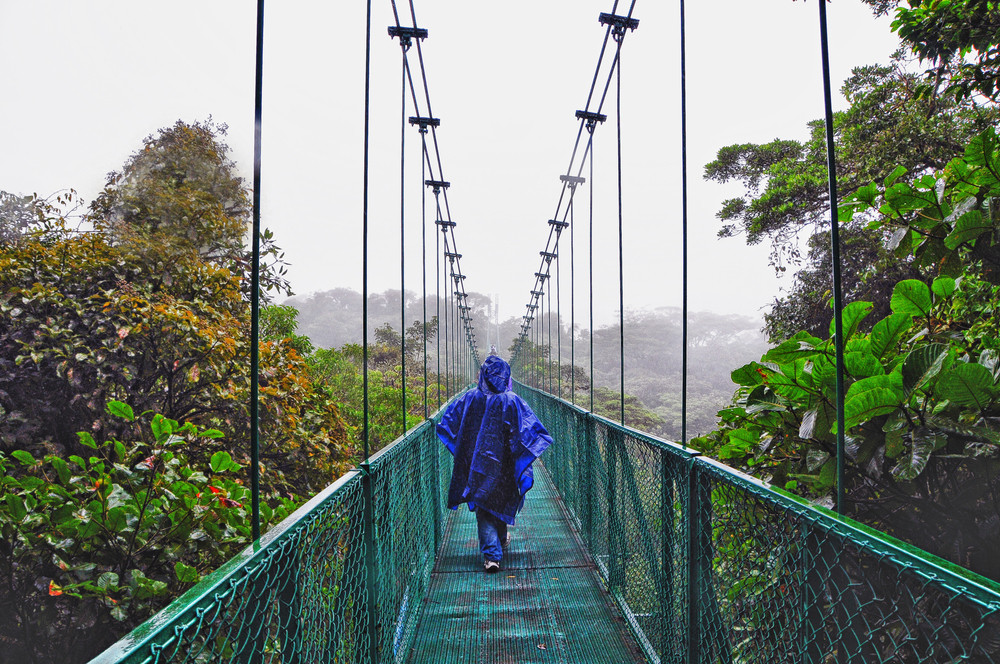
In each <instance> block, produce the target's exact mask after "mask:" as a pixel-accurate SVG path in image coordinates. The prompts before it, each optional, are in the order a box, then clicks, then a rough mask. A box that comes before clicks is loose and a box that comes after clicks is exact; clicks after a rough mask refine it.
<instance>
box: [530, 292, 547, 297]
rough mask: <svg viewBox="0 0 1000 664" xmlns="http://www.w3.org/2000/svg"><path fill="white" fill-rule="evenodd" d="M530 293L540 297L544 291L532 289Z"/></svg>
mask: <svg viewBox="0 0 1000 664" xmlns="http://www.w3.org/2000/svg"><path fill="white" fill-rule="evenodd" d="M531 294H532V295H534V296H535V297H541V296H543V295H545V291H540V290H533V291H531Z"/></svg>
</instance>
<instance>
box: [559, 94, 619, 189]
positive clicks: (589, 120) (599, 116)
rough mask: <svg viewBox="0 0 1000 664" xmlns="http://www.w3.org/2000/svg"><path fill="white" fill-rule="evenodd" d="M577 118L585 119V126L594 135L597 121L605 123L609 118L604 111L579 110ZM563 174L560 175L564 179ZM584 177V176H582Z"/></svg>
mask: <svg viewBox="0 0 1000 664" xmlns="http://www.w3.org/2000/svg"><path fill="white" fill-rule="evenodd" d="M576 117H577V119H580V120H583V121H584V124H585V126H586V127H587V133H589V134H591V135H593V133H594V129H595V128H596V127H597V123H598V122H600V123H601V124H604V121H605V120H607V119H608V116H606V115H605V114H604V113H594V112H593V111H577V112H576ZM562 177H563V176H559V179H562ZM566 177H573V176H572V175H567V176H566ZM580 179H583V178H580Z"/></svg>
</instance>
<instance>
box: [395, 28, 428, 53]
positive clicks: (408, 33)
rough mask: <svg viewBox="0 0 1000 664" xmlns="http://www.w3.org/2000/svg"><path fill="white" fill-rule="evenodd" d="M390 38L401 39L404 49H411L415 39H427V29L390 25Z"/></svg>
mask: <svg viewBox="0 0 1000 664" xmlns="http://www.w3.org/2000/svg"><path fill="white" fill-rule="evenodd" d="M389 36H390V37H399V45H400V46H402V47H403V48H410V45H411V44H413V40H414V39H427V30H426V29H425V28H407V27H405V26H401V25H400V26H397V25H390V26H389Z"/></svg>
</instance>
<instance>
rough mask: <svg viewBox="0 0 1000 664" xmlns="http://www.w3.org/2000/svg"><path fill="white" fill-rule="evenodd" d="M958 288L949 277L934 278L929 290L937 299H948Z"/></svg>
mask: <svg viewBox="0 0 1000 664" xmlns="http://www.w3.org/2000/svg"><path fill="white" fill-rule="evenodd" d="M956 288H958V284H957V283H956V282H955V280H954V279H953V278H951V277H935V278H934V282H933V283H932V284H931V290H932V291H934V294H935V295H936V296H938V297H949V296H950V295H951V294H952V293H954V292H955V289H956Z"/></svg>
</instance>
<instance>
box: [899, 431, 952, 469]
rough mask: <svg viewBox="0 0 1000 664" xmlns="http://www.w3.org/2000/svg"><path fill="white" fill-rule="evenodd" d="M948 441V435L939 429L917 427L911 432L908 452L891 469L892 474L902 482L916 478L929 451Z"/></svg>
mask: <svg viewBox="0 0 1000 664" xmlns="http://www.w3.org/2000/svg"><path fill="white" fill-rule="evenodd" d="M947 442H948V436H947V435H946V434H944V433H941V432H940V431H932V430H931V429H928V428H927V427H917V428H916V429H914V430H913V432H912V434H911V443H910V452H909V454H904V455H903V456H901V457H900V459H899V463H898V464H896V467H895V468H893V469H892V474H893V475H895V476H896V477H897V478H899V479H901V480H903V481H904V482H909V481H910V480H913V479H916V477H917V476H918V475H920V473H922V472H923V470H924V468H926V467H927V462H928V461H930V458H931V453H932V452H933V451H934V450H936V449H939V448H941V447H943V446H944V445H945V443H947Z"/></svg>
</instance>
